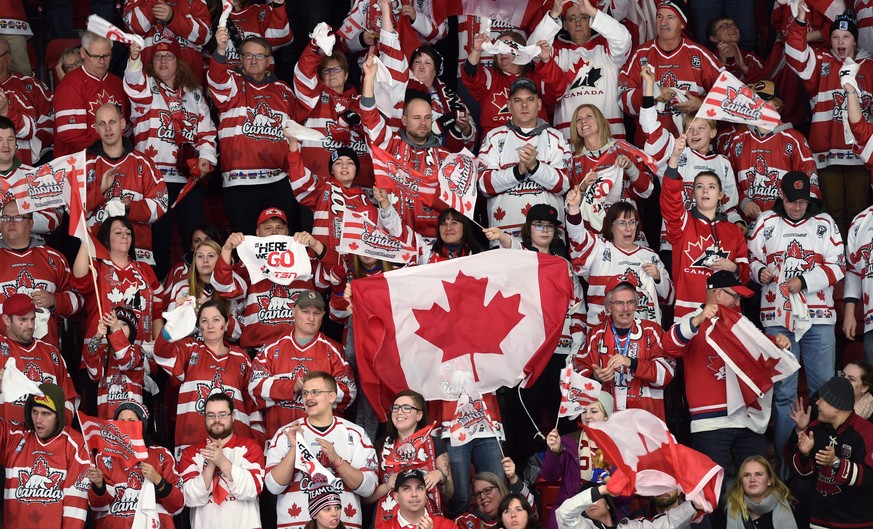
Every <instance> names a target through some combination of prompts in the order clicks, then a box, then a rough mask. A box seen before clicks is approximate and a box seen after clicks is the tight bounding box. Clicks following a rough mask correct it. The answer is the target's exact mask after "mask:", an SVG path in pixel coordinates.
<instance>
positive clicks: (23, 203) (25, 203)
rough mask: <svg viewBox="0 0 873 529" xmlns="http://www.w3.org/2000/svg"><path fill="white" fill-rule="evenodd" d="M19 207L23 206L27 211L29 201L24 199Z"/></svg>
mask: <svg viewBox="0 0 873 529" xmlns="http://www.w3.org/2000/svg"><path fill="white" fill-rule="evenodd" d="M21 207H22V208H24V210H25V211H27V210H28V209H30V202H28V201H27V200H25V201H24V202H22V203H21Z"/></svg>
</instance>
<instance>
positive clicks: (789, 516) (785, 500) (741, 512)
mask: <svg viewBox="0 0 873 529" xmlns="http://www.w3.org/2000/svg"><path fill="white" fill-rule="evenodd" d="M737 477H738V479H737V481H736V483H734V485H733V486H732V487H731V488H730V490H729V491H728V493H727V505H726V510H727V529H744V528H757V529H765V528H776V529H797V523H796V522H795V520H794V513H793V512H792V505H793V504H794V503H795V499H794V497H792V496H791V492H790V491H789V490H788V486H786V485H785V483H783V482H782V480H780V479H779V478H778V477H777V476H776V474H775V472H774V471H773V467H772V466H771V465H770V462H769V461H767V459H766V458H765V457H762V456H751V457H748V458H746V460H745V461H743V464H742V465H740V470H739V472H738V476H737Z"/></svg>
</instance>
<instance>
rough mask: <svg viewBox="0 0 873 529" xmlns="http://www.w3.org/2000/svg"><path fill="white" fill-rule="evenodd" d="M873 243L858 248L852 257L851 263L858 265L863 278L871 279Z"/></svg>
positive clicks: (872, 274) (872, 271)
mask: <svg viewBox="0 0 873 529" xmlns="http://www.w3.org/2000/svg"><path fill="white" fill-rule="evenodd" d="M871 253H873V243H867V244H865V245H864V246H862V247H860V248H858V251H857V252H856V253H855V254H854V255H852V261H853V262H855V263H860V264H861V266H862V269H863V270H864V277H865V278H866V277H873V259H871V257H873V255H871Z"/></svg>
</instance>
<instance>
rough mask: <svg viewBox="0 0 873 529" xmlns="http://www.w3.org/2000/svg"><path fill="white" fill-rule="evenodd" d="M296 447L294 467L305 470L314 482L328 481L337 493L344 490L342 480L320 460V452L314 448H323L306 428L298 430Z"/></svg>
mask: <svg viewBox="0 0 873 529" xmlns="http://www.w3.org/2000/svg"><path fill="white" fill-rule="evenodd" d="M286 439H287V437H286ZM295 449H296V451H297V458H296V459H295V460H294V468H296V469H297V470H299V471H301V472H305V473H306V474H307V475H308V476H309V477H310V478H311V480H312V481H313V482H315V483H327V484H328V485H330V486H331V487H334V490H335V491H336V492H337V494H339V493H340V492H342V481H341V480H340V479H339V478H337V477H336V476H335V475H334V474H333V472H331V471H330V470H328V469H327V468H326V467H325V466H324V465H322V464H321V463H320V462H319V461H318V453H316V452H313V450H316V449H318V450H319V451H320V450H321V449H320V447H319V445H318V443H317V442H315V440H314V439H310V438H309V437H308V436H307V435H306V433H305V429H304V428H301V429H299V430H297V435H296V436H295ZM319 476H320V477H319Z"/></svg>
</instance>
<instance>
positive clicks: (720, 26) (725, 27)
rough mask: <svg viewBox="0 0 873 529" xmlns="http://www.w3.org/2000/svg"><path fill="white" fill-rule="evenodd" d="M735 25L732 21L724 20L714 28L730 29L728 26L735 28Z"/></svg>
mask: <svg viewBox="0 0 873 529" xmlns="http://www.w3.org/2000/svg"><path fill="white" fill-rule="evenodd" d="M735 27H737V25H736V24H734V23H733V22H725V23H723V24H719V25H718V27H717V28H715V30H716V31H718V30H720V29H730V28H735Z"/></svg>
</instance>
